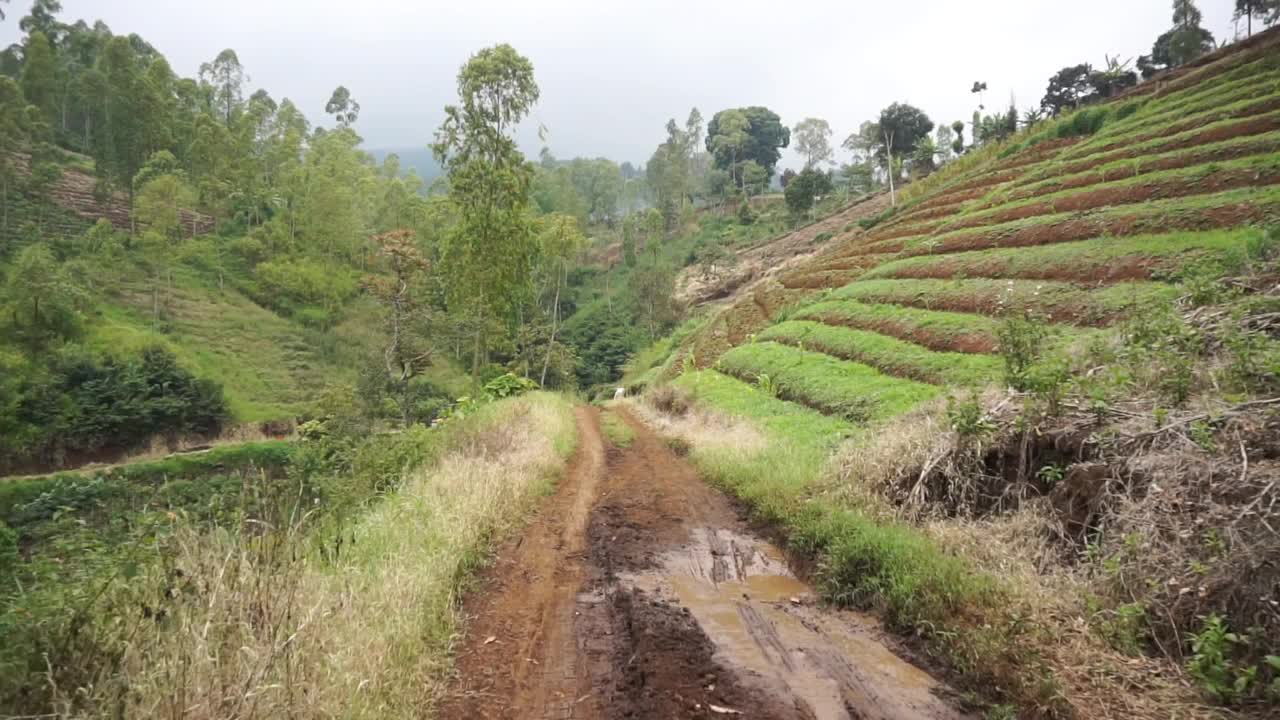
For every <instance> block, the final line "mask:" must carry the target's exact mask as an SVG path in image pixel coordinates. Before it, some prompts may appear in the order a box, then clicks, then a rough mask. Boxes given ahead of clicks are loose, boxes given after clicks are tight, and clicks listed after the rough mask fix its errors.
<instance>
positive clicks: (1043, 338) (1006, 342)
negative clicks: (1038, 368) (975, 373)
mask: <svg viewBox="0 0 1280 720" xmlns="http://www.w3.org/2000/svg"><path fill="white" fill-rule="evenodd" d="M1052 332H1053V331H1052V330H1051V326H1050V325H1049V323H1047V322H1045V321H1044V319H1043V318H1040V317H1037V316H1035V315H1033V314H1031V313H1014V314H1012V315H1010V316H1009V317H1007V318H1005V320H1004V322H1002V323H1001V324H1000V327H999V329H998V330H996V337H997V338H998V339H999V343H1000V345H999V349H1000V357H1001V358H1002V359H1003V360H1004V381H1005V383H1006V384H1007V385H1008V386H1009V387H1012V388H1015V389H1018V390H1031V389H1033V387H1034V386H1035V385H1037V382H1036V378H1035V377H1033V373H1032V369H1033V368H1034V367H1035V365H1036V363H1037V362H1039V360H1040V358H1041V356H1042V354H1043V352H1044V350H1045V345H1046V343H1047V342H1048V340H1049V337H1050V334H1051V333H1052Z"/></svg>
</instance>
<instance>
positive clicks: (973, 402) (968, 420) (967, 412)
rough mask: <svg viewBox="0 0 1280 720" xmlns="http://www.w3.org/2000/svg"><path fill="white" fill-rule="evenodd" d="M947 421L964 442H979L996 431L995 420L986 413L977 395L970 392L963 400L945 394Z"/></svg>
mask: <svg viewBox="0 0 1280 720" xmlns="http://www.w3.org/2000/svg"><path fill="white" fill-rule="evenodd" d="M947 422H948V423H949V424H950V425H951V429H952V430H954V431H955V432H956V434H957V435H959V436H960V438H961V439H962V440H964V441H966V442H976V443H981V442H982V441H984V440H986V439H987V438H989V437H990V436H991V435H992V434H993V433H995V431H996V429H997V428H996V424H995V422H994V421H993V420H992V419H991V418H990V417H989V416H988V415H987V412H986V410H985V409H983V407H982V403H981V402H980V401H979V398H978V395H977V394H976V393H972V394H970V395H969V397H968V398H966V399H964V400H957V399H956V398H955V396H953V395H948V396H947Z"/></svg>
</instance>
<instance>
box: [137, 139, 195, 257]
mask: <svg viewBox="0 0 1280 720" xmlns="http://www.w3.org/2000/svg"><path fill="white" fill-rule="evenodd" d="M162 152H164V154H166V155H168V152H167V151H162ZM169 157H173V156H172V155H169ZM179 172H180V171H175V172H169V173H163V174H159V175H154V176H153V177H151V178H149V179H143V181H142V182H141V183H139V191H138V195H137V201H136V204H137V207H136V208H135V210H134V215H135V216H136V218H137V220H138V221H139V222H141V223H142V224H143V226H145V227H146V228H147V229H149V230H152V231H154V232H156V233H158V234H160V235H161V236H163V237H164V238H166V239H167V240H169V241H176V240H179V239H181V237H182V211H183V210H184V209H186V208H189V207H191V206H192V205H194V204H195V191H194V190H192V189H191V187H190V186H189V185H187V183H186V181H185V180H184V179H183V178H182V177H181V175H180V174H179ZM139 175H142V173H139Z"/></svg>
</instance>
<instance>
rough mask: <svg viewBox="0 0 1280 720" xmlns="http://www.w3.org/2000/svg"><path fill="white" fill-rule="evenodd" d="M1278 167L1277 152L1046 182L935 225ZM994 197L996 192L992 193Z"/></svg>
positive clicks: (1185, 185)
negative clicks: (1081, 182)
mask: <svg viewBox="0 0 1280 720" xmlns="http://www.w3.org/2000/svg"><path fill="white" fill-rule="evenodd" d="M1277 169H1280V155H1275V154H1268V155H1262V156H1254V157H1246V158H1239V159H1236V160H1228V161H1223V162H1212V163H1206V164H1200V165H1195V166H1192V167H1187V168H1178V169H1174V170H1162V171H1159V172H1153V173H1147V174H1144V175H1136V176H1134V177H1128V178H1124V179H1121V180H1113V181H1110V182H1096V183H1094V184H1092V185H1086V186H1083V187H1073V188H1068V189H1065V190H1059V191H1056V192H1047V191H1048V190H1050V189H1051V186H1050V185H1048V184H1046V185H1044V186H1043V187H1042V188H1041V190H1042V192H1040V193H1038V194H1036V195H1034V196H1031V197H1027V198H1023V199H1020V200H1016V201H1012V202H1004V203H1000V204H997V205H995V206H993V207H988V208H985V209H983V210H978V211H973V212H962V213H960V214H958V215H955V216H953V218H952V220H950V221H946V222H943V223H942V224H941V226H940V227H939V228H938V231H937V232H938V234H939V235H942V234H945V233H946V232H947V229H946V228H947V226H948V225H950V224H952V223H955V222H961V221H965V222H968V221H973V220H982V219H984V218H994V217H995V216H997V215H999V214H1001V213H1005V212H1009V211H1010V210H1016V209H1018V208H1021V207H1028V206H1032V205H1039V204H1042V203H1048V204H1049V208H1050V213H1052V208H1053V205H1054V203H1055V202H1057V201H1062V200H1069V199H1071V198H1073V197H1078V196H1083V195H1087V194H1090V193H1095V192H1099V191H1107V190H1115V191H1122V190H1124V189H1127V188H1131V187H1139V186H1148V185H1160V184H1162V183H1163V184H1165V185H1166V186H1168V187H1167V191H1172V190H1174V189H1177V188H1182V189H1194V185H1192V184H1190V183H1199V182H1208V181H1209V180H1210V179H1211V178H1212V177H1213V176H1214V175H1215V174H1217V173H1254V174H1262V173H1274V172H1276V170H1277ZM1093 174H1094V173H1092V172H1091V173H1083V175H1086V176H1088V175H1093ZM1049 182H1052V181H1049ZM994 194H995V195H996V196H997V197H998V195H999V191H995V193H994ZM980 202H982V201H980Z"/></svg>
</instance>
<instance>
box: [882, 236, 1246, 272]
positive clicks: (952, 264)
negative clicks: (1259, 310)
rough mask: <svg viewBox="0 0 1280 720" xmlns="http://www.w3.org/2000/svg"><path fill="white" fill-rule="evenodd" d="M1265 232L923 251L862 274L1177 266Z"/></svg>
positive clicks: (1222, 255) (1236, 249) (1227, 252)
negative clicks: (1137, 261)
mask: <svg viewBox="0 0 1280 720" xmlns="http://www.w3.org/2000/svg"><path fill="white" fill-rule="evenodd" d="M1262 232H1263V231H1262V230H1261V229H1259V228H1250V227H1245V228H1233V229H1230V230H1206V231H1202V232H1196V231H1187V232H1172V233H1166V234H1161V235H1136V236H1133V237H1127V238H1112V237H1103V238H1097V239H1095V240H1082V241H1078V242H1069V243H1059V244H1057V245H1043V246H1040V247H1035V248H996V249H992V250H975V251H973V252H966V253H955V254H952V255H944V256H931V255H919V256H916V257H909V258H902V259H899V260H892V261H890V262H887V263H884V264H882V265H878V266H876V267H875V268H872V269H871V270H868V271H867V273H866V274H865V275H864V276H863V278H862V279H863V280H868V279H873V278H891V277H894V276H896V275H898V274H902V273H907V274H909V273H911V272H913V271H916V272H919V271H926V270H927V269H928V268H933V267H939V266H945V267H947V268H949V269H951V270H952V271H953V272H954V275H955V276H956V277H966V276H969V277H989V278H1016V277H1019V276H1021V275H1035V274H1038V273H1043V272H1046V271H1052V269H1053V268H1062V269H1063V270H1067V271H1070V272H1072V273H1080V272H1084V273H1087V272H1089V271H1090V270H1091V269H1092V270H1096V271H1097V272H1098V273H1099V274H1100V275H1102V274H1105V271H1106V269H1107V267H1108V266H1109V265H1111V264H1113V263H1114V262H1115V261H1116V260H1119V259H1121V258H1126V257H1144V258H1151V259H1155V260H1158V261H1160V262H1159V263H1158V264H1157V267H1158V268H1160V269H1162V270H1165V271H1173V270H1176V268H1177V267H1178V266H1179V265H1181V264H1182V263H1185V262H1194V261H1198V260H1200V259H1203V258H1206V257H1212V258H1218V259H1221V260H1224V261H1226V260H1228V259H1230V258H1235V257H1239V256H1241V255H1242V254H1243V253H1244V251H1245V248H1246V247H1247V246H1248V244H1249V243H1250V242H1251V241H1256V240H1257V239H1258V238H1260V237H1262Z"/></svg>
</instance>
